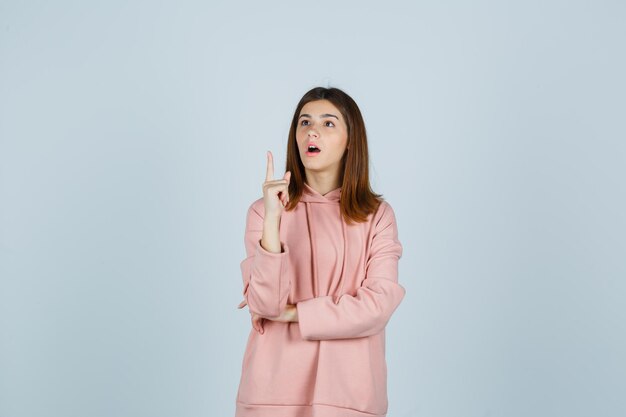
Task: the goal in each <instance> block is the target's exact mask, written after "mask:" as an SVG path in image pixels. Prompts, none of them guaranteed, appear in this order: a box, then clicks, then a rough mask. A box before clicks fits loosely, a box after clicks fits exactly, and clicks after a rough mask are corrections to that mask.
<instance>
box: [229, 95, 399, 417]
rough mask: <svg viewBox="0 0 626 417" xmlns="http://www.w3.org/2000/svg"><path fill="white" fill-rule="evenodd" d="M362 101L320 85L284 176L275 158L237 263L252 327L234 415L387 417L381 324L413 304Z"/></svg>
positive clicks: (303, 111) (296, 121)
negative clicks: (373, 164)
mask: <svg viewBox="0 0 626 417" xmlns="http://www.w3.org/2000/svg"><path fill="white" fill-rule="evenodd" d="M368 164H369V157H368V149H367V137H366V132H365V125H364V122H363V118H362V116H361V112H360V110H359V108H358V106H357V105H356V103H355V102H354V100H353V99H352V98H351V97H350V96H348V95H347V94H346V93H344V92H343V91H341V90H339V89H337V88H322V87H317V88H313V89H312V90H310V91H308V92H307V93H306V94H305V95H304V96H303V97H302V99H301V100H300V102H299V103H298V106H297V107H296V111H295V114H294V117H293V120H292V122H291V129H290V131H289V138H288V144H287V164H286V172H285V175H284V176H283V178H282V179H277V180H276V179H274V163H273V157H272V154H271V153H270V152H268V154H267V172H266V178H265V182H264V183H263V197H262V198H259V199H257V200H256V201H254V202H253V203H252V204H251V205H250V207H249V209H248V212H247V219H246V232H245V239H244V241H245V246H246V252H247V257H246V259H244V260H243V261H242V262H241V272H242V277H243V296H244V300H243V301H242V302H241V303H240V304H239V308H242V307H243V306H245V305H248V309H249V311H250V314H251V316H252V329H251V330H250V335H249V337H248V342H247V346H246V351H245V354H244V358H243V365H242V372H241V380H240V385H239V390H238V393H237V400H236V417H311V416H317V417H384V416H386V414H387V365H386V361H385V326H386V324H387V322H388V321H389V319H390V317H391V315H392V313H393V312H394V311H395V309H396V308H397V307H398V305H399V304H400V302H401V301H402V299H403V298H404V295H405V289H404V287H402V286H401V285H400V284H398V260H399V259H400V257H401V255H402V246H401V244H400V242H399V240H398V231H397V226H396V219H395V215H394V211H393V209H392V208H391V205H390V204H389V203H388V202H386V201H385V200H383V199H382V198H381V197H382V195H380V194H375V193H374V192H373V191H372V190H371V188H370V183H369V176H368Z"/></svg>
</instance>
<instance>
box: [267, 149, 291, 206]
mask: <svg viewBox="0 0 626 417" xmlns="http://www.w3.org/2000/svg"><path fill="white" fill-rule="evenodd" d="M273 178H274V157H273V156H272V152H270V151H267V171H266V175H265V182H264V183H263V203H264V205H265V216H266V217H269V216H273V217H276V218H280V216H281V214H282V213H283V209H284V208H285V207H286V206H287V204H288V203H289V180H290V179H291V172H290V171H287V172H285V175H284V176H283V178H282V179H280V180H274V179H273Z"/></svg>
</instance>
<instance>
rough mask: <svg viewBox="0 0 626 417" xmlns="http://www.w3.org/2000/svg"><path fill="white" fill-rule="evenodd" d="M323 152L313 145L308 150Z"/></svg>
mask: <svg viewBox="0 0 626 417" xmlns="http://www.w3.org/2000/svg"><path fill="white" fill-rule="evenodd" d="M321 151H322V150H321V149H320V148H318V147H317V146H314V145H311V146H309V147H308V148H307V152H315V153H318V152H321Z"/></svg>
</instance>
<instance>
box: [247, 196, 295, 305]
mask: <svg viewBox="0 0 626 417" xmlns="http://www.w3.org/2000/svg"><path fill="white" fill-rule="evenodd" d="M262 235H263V216H262V215H261V214H260V213H259V211H258V210H257V209H256V208H255V203H253V204H252V205H250V208H249V209H248V214H247V217H246V232H245V236H244V243H245V246H246V254H247V257H246V259H244V260H243V261H242V262H241V264H240V267H241V274H242V278H243V296H244V299H245V302H246V303H247V304H248V309H249V310H250V311H252V312H254V313H257V314H259V315H262V316H267V317H278V316H280V313H281V311H282V310H284V309H285V307H286V306H287V297H288V295H289V290H290V288H291V280H290V278H289V276H288V275H287V262H288V259H289V258H288V256H289V247H288V246H287V244H286V243H285V242H283V241H281V242H280V244H281V250H282V251H281V253H274V252H269V251H267V250H266V249H264V248H263V246H261V238H262ZM242 304H243V303H242ZM240 305H241V304H240Z"/></svg>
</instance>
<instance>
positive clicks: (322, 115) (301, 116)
mask: <svg viewBox="0 0 626 417" xmlns="http://www.w3.org/2000/svg"><path fill="white" fill-rule="evenodd" d="M303 117H311V115H310V114H306V113H305V114H301V115H300V117H298V120H300V119H301V118H303ZM320 117H334V118H335V119H337V120H339V117H337V116H335V115H334V114H330V113H324V114H320Z"/></svg>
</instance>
